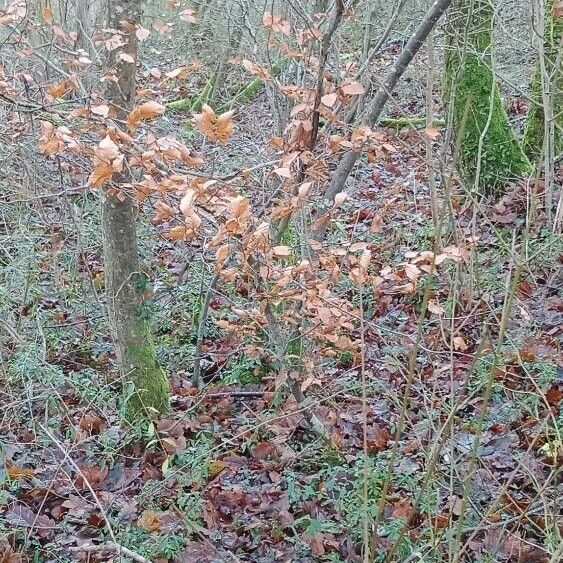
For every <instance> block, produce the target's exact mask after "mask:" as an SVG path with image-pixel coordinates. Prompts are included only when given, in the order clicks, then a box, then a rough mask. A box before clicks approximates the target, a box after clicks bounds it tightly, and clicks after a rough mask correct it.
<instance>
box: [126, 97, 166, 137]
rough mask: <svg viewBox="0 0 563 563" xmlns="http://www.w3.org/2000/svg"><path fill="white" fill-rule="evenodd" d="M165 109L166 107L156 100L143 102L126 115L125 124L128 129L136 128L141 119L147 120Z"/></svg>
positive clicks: (160, 113)
mask: <svg viewBox="0 0 563 563" xmlns="http://www.w3.org/2000/svg"><path fill="white" fill-rule="evenodd" d="M165 111H166V107H164V106H163V105H162V104H159V103H158V102H152V101H151V102H145V103H144V104H141V105H140V106H137V107H136V108H135V109H134V110H133V111H132V112H131V113H130V114H129V116H128V117H127V125H128V126H129V129H131V130H134V129H136V128H137V126H138V125H139V123H141V121H149V120H150V119H153V118H155V117H157V116H159V115H162V114H163V113H164V112H165Z"/></svg>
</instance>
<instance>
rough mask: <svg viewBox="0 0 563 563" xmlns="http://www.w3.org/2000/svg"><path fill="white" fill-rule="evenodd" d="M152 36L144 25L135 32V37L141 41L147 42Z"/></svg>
mask: <svg viewBox="0 0 563 563" xmlns="http://www.w3.org/2000/svg"><path fill="white" fill-rule="evenodd" d="M150 34H151V32H150V31H149V30H148V29H147V28H146V27H143V26H142V25H139V26H137V29H136V30H135V35H136V36H137V39H138V40H139V41H145V40H146V39H147V38H148V37H149V35H150Z"/></svg>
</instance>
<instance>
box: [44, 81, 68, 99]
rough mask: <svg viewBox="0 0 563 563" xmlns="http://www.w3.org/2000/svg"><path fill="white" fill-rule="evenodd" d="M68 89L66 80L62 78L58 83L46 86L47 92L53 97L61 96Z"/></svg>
mask: <svg viewBox="0 0 563 563" xmlns="http://www.w3.org/2000/svg"><path fill="white" fill-rule="evenodd" d="M68 89H69V83H68V81H67V80H63V81H62V82H59V83H58V84H52V85H51V86H49V87H48V88H47V92H48V93H49V96H51V97H53V98H62V97H63V96H64V95H65V94H66V92H67V90H68Z"/></svg>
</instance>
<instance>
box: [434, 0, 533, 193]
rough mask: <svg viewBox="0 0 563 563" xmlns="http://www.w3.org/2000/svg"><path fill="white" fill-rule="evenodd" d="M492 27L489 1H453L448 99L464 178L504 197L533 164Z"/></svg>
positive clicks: (446, 100) (447, 56)
mask: <svg viewBox="0 0 563 563" xmlns="http://www.w3.org/2000/svg"><path fill="white" fill-rule="evenodd" d="M472 4H473V9H471V6H472ZM491 25H492V11H491V6H490V3H489V1H488V0H474V2H473V3H472V2H471V1H470V0H456V1H455V2H454V6H453V9H452V11H451V12H450V26H451V29H450V34H449V49H448V52H447V55H446V74H445V87H444V97H445V102H446V105H447V106H448V105H449V106H450V107H451V108H452V110H453V116H452V118H453V126H454V137H455V140H454V142H455V147H456V153H457V155H458V162H457V165H458V168H459V170H460V173H461V175H462V177H463V179H464V180H465V181H466V182H467V183H468V184H469V185H470V186H472V187H473V186H475V187H476V188H477V189H478V190H479V192H481V193H484V194H495V195H501V194H502V192H503V191H504V188H505V187H506V186H507V185H508V184H509V183H511V182H513V181H514V180H517V179H518V178H520V177H522V176H524V175H525V174H529V173H530V172H531V170H532V166H531V164H530V161H529V160H528V158H527V157H526V155H525V153H524V151H523V150H522V146H521V144H520V142H519V140H518V138H517V137H516V134H515V132H514V131H513V129H512V127H511V125H510V123H509V121H508V116H507V113H506V110H505V108H504V106H503V102H502V99H501V96H500V92H499V90H498V87H497V85H496V84H495V83H494V75H493V72H492V70H491V65H492V56H491ZM450 102H452V103H451V105H450Z"/></svg>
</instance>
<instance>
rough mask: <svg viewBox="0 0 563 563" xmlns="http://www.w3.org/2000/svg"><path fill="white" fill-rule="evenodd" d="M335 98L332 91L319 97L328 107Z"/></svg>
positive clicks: (332, 104) (336, 97)
mask: <svg viewBox="0 0 563 563" xmlns="http://www.w3.org/2000/svg"><path fill="white" fill-rule="evenodd" d="M337 100H338V96H337V95H336V94H335V93H334V92H333V93H332V94H325V95H324V96H323V97H322V98H321V102H322V103H323V104H324V105H325V106H327V107H329V108H331V107H333V106H334V104H335V103H336V101H337Z"/></svg>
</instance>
